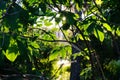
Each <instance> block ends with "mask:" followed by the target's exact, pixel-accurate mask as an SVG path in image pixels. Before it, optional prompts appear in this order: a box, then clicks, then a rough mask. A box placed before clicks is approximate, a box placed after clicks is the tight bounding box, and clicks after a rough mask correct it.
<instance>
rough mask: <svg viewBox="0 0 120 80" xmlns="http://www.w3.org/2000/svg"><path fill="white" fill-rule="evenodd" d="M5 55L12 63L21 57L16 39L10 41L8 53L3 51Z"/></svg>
mask: <svg viewBox="0 0 120 80" xmlns="http://www.w3.org/2000/svg"><path fill="white" fill-rule="evenodd" d="M3 53H4V55H5V56H6V58H7V59H8V60H10V61H11V62H14V61H15V59H16V58H17V56H18V55H19V51H18V46H17V43H16V41H15V40H14V39H11V40H10V45H9V47H8V49H7V50H6V52H5V51H3Z"/></svg>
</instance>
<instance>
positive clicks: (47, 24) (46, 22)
mask: <svg viewBox="0 0 120 80" xmlns="http://www.w3.org/2000/svg"><path fill="white" fill-rule="evenodd" d="M44 24H45V26H51V25H52V23H51V22H48V21H45V22H44Z"/></svg>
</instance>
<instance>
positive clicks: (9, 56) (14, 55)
mask: <svg viewBox="0 0 120 80" xmlns="http://www.w3.org/2000/svg"><path fill="white" fill-rule="evenodd" d="M18 55H19V52H17V53H15V52H14V51H13V52H11V50H6V53H5V56H6V58H7V59H8V60H10V61H11V62H14V61H15V59H16V58H17V56H18Z"/></svg>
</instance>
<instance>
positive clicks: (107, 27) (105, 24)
mask: <svg viewBox="0 0 120 80" xmlns="http://www.w3.org/2000/svg"><path fill="white" fill-rule="evenodd" d="M103 27H105V28H106V29H107V30H108V31H112V29H111V27H110V26H109V25H108V24H107V23H104V24H103Z"/></svg>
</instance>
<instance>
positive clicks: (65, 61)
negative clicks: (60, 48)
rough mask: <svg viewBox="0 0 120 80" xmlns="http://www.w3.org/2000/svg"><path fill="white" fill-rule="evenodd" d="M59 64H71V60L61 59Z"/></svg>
mask: <svg viewBox="0 0 120 80" xmlns="http://www.w3.org/2000/svg"><path fill="white" fill-rule="evenodd" d="M57 64H58V65H62V64H63V65H64V66H70V62H69V61H68V60H64V59H61V60H59V61H58V62H57Z"/></svg>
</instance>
